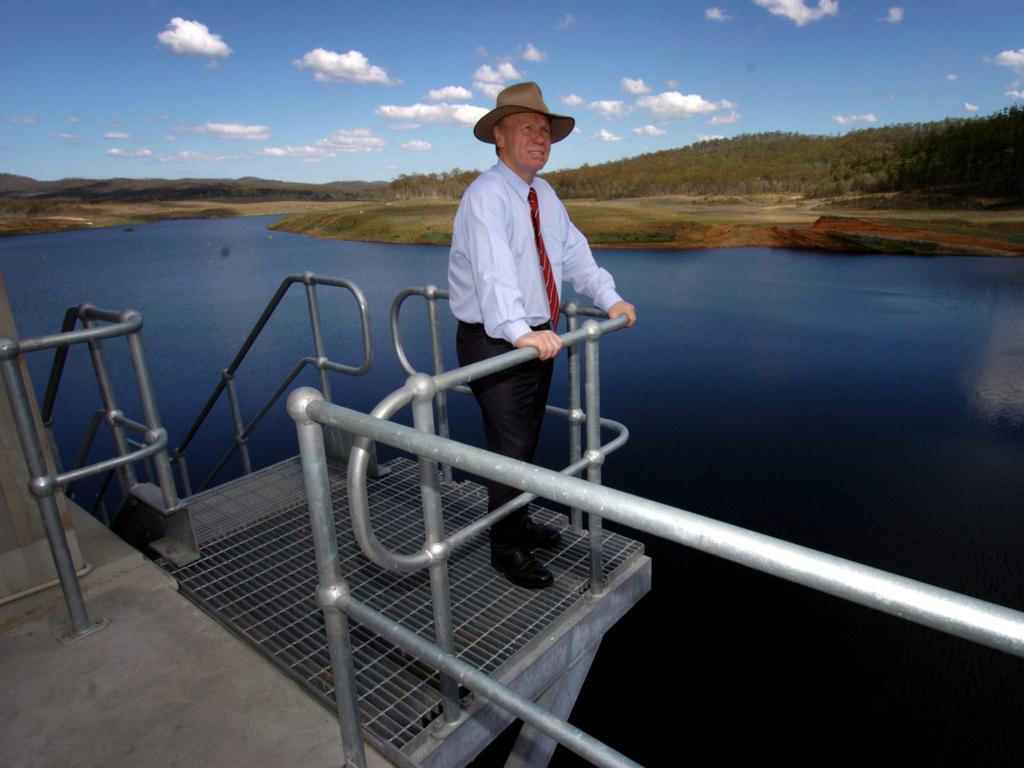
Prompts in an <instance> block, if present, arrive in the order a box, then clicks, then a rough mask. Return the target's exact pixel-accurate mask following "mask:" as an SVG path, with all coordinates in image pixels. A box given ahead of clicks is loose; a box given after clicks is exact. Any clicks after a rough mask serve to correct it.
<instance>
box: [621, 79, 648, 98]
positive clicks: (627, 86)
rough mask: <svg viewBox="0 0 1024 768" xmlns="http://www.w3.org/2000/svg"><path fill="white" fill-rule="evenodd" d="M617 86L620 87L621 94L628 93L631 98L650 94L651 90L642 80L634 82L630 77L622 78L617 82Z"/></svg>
mask: <svg viewBox="0 0 1024 768" xmlns="http://www.w3.org/2000/svg"><path fill="white" fill-rule="evenodd" d="M619 85H621V86H622V92H623V93H628V94H631V95H633V96H639V95H641V94H644V93H650V92H651V89H650V87H649V86H648V85H647V83H645V82H644V81H643V80H640V79H638V80H634V79H633V78H631V77H624V78H622V79H621V80H620V81H619Z"/></svg>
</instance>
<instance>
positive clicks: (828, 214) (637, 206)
mask: <svg viewBox="0 0 1024 768" xmlns="http://www.w3.org/2000/svg"><path fill="white" fill-rule="evenodd" d="M826 203H827V201H807V200H803V199H799V198H774V199H760V200H758V199H749V200H737V199H736V198H729V199H725V200H715V199H707V198H686V197H680V196H666V197H656V198H636V199H627V200H610V201H593V200H589V201H588V200H570V201H567V202H566V207H567V208H568V210H569V214H570V217H571V218H572V219H573V221H574V222H575V223H576V225H577V226H578V227H579V229H580V230H581V231H582V232H583V234H584V235H585V236H586V237H587V238H588V240H589V241H590V245H591V247H592V248H594V249H595V250H600V249H629V248H642V249H650V250H703V249H708V248H748V247H750V248H789V249H795V250H817V251H831V252H841V253H853V254H857V253H861V254H906V255H918V256H940V255H942V256H948V255H966V256H1010V257H1014V256H1024V210H1010V211H999V212H993V211H975V210H934V209H912V210H856V209H850V210H841V209H837V208H835V207H834V205H828V207H826ZM456 207H457V202H456V201H453V200H426V199H423V200H403V201H394V202H344V203H338V202H330V203H327V202H322V203H321V202H308V201H294V200H291V201H288V200H286V201H259V202H250V201H243V202H237V201H231V200H194V201H177V202H174V203H99V204H79V205H69V206H68V208H67V209H66V210H62V211H61V212H60V213H51V214H50V215H46V216H39V215H37V216H20V217H15V216H5V217H0V236H19V235H29V234H41V233H51V232H63V231H73V230H79V229H98V228H103V227H125V228H127V227H132V226H134V225H137V224H145V223H150V222H154V221H166V220H175V219H199V218H227V217H234V216H267V215H284V218H282V219H279V220H278V221H276V222H274V223H273V224H271V225H270V226H269V227H268V229H270V230H271V231H279V232H289V233H293V234H301V235H306V236H309V237H318V238H322V239H340V240H352V241H357V242H378V243H391V244H418V245H448V244H449V243H450V238H451V221H452V219H453V218H454V214H455V209H456Z"/></svg>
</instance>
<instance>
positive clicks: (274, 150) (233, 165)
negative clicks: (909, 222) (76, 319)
mask: <svg viewBox="0 0 1024 768" xmlns="http://www.w3.org/2000/svg"><path fill="white" fill-rule="evenodd" d="M1021 11H1022V6H1021V0H1012V2H1011V1H1010V0H977V1H976V2H972V3H964V2H946V1H944V0H938V1H933V2H916V1H911V0H902V1H900V4H899V5H895V4H893V3H892V2H891V1H890V2H868V1H867V0H713V2H703V3H702V2H686V1H685V0H674V1H672V2H645V1H644V0H636V2H632V3H622V2H615V3H612V2H607V3H606V2H596V1H592V2H575V3H574V2H569V3H565V4H558V3H551V2H529V1H526V0H524V1H522V2H515V3H513V2H501V3H470V2H462V3H446V4H433V3H429V2H424V1H423V0H420V1H419V2H404V0H389V2H381V3H367V2H361V3H354V2H343V1H342V0H333V2H316V1H312V2H301V1H300V2H291V3H285V2H280V1H278V2H273V3H271V2H258V1H256V2H245V3H241V2H227V1H223V2H208V1H207V2H169V1H165V0H137V1H132V0H121V1H120V2H117V1H115V0H107V1H100V2H86V1H84V0H75V1H72V0H63V1H59V2H58V1H56V0H33V1H32V2H11V1H10V0H0V72H2V81H3V83H4V85H3V88H2V90H0V171H3V172H8V173H16V174H21V175H25V176H32V177H34V178H39V179H56V178H62V177H68V176H84V177H89V178H106V177H111V176H127V177H165V178H178V177H186V176H191V177H218V178H225V177H226V178H236V177H241V176H249V175H251V176H260V177H264V178H276V179H285V180H290V181H307V182H324V181H332V180H351V179H368V180H387V179H392V178H394V177H396V176H397V175H399V174H403V173H421V172H435V171H446V170H451V169H452V168H456V167H459V168H484V167H487V166H489V165H490V164H491V162H492V160H493V153H492V150H491V149H490V148H489V147H487V146H485V145H483V144H481V143H479V142H477V141H475V140H474V139H473V137H472V132H471V125H472V124H473V123H474V122H475V120H476V119H477V117H478V116H479V115H480V114H483V112H485V111H486V110H487V109H489V108H491V107H493V105H494V93H495V92H496V90H497V89H499V88H500V87H501V86H502V85H503V84H507V83H510V82H517V81H521V80H535V81H537V82H538V83H539V84H540V86H541V88H542V89H543V91H544V97H545V99H546V101H547V103H548V106H549V108H550V109H552V110H553V111H556V112H561V113H564V114H571V115H573V116H574V117H576V119H577V131H576V133H574V134H573V135H572V136H570V137H569V138H567V139H566V140H565V141H563V142H562V143H560V144H559V145H557V146H556V147H555V149H554V150H553V152H552V160H551V162H550V163H549V165H548V168H549V169H556V168H564V167H575V166H579V165H581V164H583V163H591V164H593V163H600V162H605V161H608V160H614V159H618V158H621V157H627V156H631V155H637V154H640V153H643V152H651V151H657V150H661V149H668V148H672V147H679V146H684V145H687V144H692V143H694V142H696V141H701V140H702V139H704V138H706V137H712V136H716V137H717V136H722V137H731V136H736V135H739V134H741V133H755V132H760V131H797V132H801V133H810V134H837V133H843V132H846V131H849V130H855V129H857V128H863V127H872V126H881V125H886V124H892V123H902V122H924V121H931V120H941V119H943V118H946V117H969V116H971V115H985V114H990V113H992V112H995V111H997V110H1000V109H1002V108H1004V107H1007V106H1010V105H1011V104H1022V103H1024V16H1022V13H1021Z"/></svg>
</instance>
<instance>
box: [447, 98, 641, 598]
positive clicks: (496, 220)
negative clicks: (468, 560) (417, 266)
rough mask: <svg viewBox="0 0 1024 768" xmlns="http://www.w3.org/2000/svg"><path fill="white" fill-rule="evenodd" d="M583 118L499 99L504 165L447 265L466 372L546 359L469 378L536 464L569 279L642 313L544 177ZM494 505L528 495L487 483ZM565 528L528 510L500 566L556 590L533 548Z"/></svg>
mask: <svg viewBox="0 0 1024 768" xmlns="http://www.w3.org/2000/svg"><path fill="white" fill-rule="evenodd" d="M575 124H576V121H575V120H574V119H573V118H571V117H567V116H565V115H556V114H553V113H552V112H551V111H550V110H548V108H547V105H546V104H545V103H544V100H543V98H542V97H541V91H540V88H539V87H538V86H537V84H536V83H518V84H516V85H512V86H509V87H508V88H506V89H505V90H503V91H502V92H501V93H499V94H498V99H497V106H496V107H495V108H494V109H493V110H491V111H490V112H488V113H487V114H486V115H484V116H483V117H482V118H480V120H479V122H477V124H476V127H475V128H474V129H473V133H474V135H475V136H476V137H477V138H478V139H480V141H484V142H487V143H488V144H494V145H495V148H496V151H497V153H498V162H497V163H496V164H495V165H494V167H492V168H490V169H489V170H487V171H484V172H483V173H482V174H480V176H478V177H477V179H476V180H475V181H474V182H473V183H472V184H471V185H470V186H469V187H468V188H467V189H466V192H465V194H464V195H463V196H462V202H461V203H460V204H459V210H458V213H456V215H455V224H454V227H453V230H452V248H451V254H450V256H449V260H448V288H449V298H450V303H451V309H452V312H453V313H454V314H455V316H456V317H457V318H458V319H459V328H458V335H457V339H456V347H457V351H458V355H459V363H460V364H461V365H469V364H470V363H474V362H477V361H479V360H483V359H486V358H489V357H495V356H497V355H500V354H503V353H505V352H508V351H509V350H512V349H514V348H522V347H534V348H535V349H536V350H537V352H538V356H537V359H534V360H530V361H528V362H526V363H523V364H521V365H518V366H516V367H514V368H511V369H508V370H505V371H502V372H499V373H496V374H492V375H490V376H486V377H484V378H483V379H480V380H478V381H474V382H471V383H470V387H471V389H472V390H473V394H474V395H475V397H476V400H477V402H478V403H479V405H480V410H481V411H482V413H483V418H484V437H485V442H486V445H487V449H488V450H490V451H494V452H495V453H500V454H502V455H504V456H511V457H512V458H516V459H521V460H523V461H530V460H532V459H533V454H534V451H535V449H536V447H537V438H538V437H539V435H540V427H541V420H542V419H543V417H544V406H545V405H546V403H547V398H548V388H549V387H550V384H551V374H552V371H553V369H554V360H553V358H554V357H555V356H556V355H557V354H558V352H559V351H560V350H561V348H562V340H561V339H560V338H559V336H558V334H557V328H558V317H559V304H560V296H561V285H562V278H563V277H564V278H566V279H568V280H569V282H570V283H572V286H573V288H575V289H576V291H577V292H579V293H582V294H584V295H586V296H588V297H590V298H591V299H592V300H593V302H594V303H595V304H596V305H597V307H598V308H599V309H602V310H604V311H605V312H607V313H608V315H609V316H610V317H613V318H614V317H618V316H619V315H626V317H627V318H628V325H633V323H635V322H636V310H635V309H634V307H633V305H632V304H629V303H628V302H626V301H623V299H622V297H621V296H619V294H618V293H616V291H615V282H614V281H613V280H612V276H611V275H610V274H608V272H606V271H605V270H603V269H601V268H600V267H598V266H597V264H596V263H595V262H594V257H593V255H592V254H591V252H590V246H589V245H588V244H587V241H586V239H585V238H584V237H583V235H582V234H581V233H580V231H579V230H578V229H576V227H575V226H573V224H572V222H571V221H569V216H568V214H567V213H566V210H565V207H564V206H563V205H562V203H561V202H560V201H559V199H558V197H557V196H556V195H555V192H554V190H553V189H552V188H551V186H550V185H549V184H548V183H547V182H546V181H544V179H541V178H538V177H537V176H536V174H537V173H538V172H539V171H540V170H541V169H542V168H543V167H544V165H545V163H547V160H548V155H549V153H550V150H551V144H552V143H554V142H557V141H561V140H562V139H564V138H565V137H566V136H568V135H569V134H570V133H571V132H572V129H573V126H574V125H575ZM487 492H488V504H487V506H488V510H495V509H497V508H498V507H500V506H502V505H503V504H505V503H507V502H508V501H510V500H512V499H513V498H514V497H515V496H517V495H518V494H519V491H517V490H515V489H514V488H509V487H508V486H505V485H502V484H500V483H496V482H493V481H488V483H487ZM559 542H560V536H559V533H558V530H557V529H556V528H552V527H550V526H545V525H540V524H538V523H535V522H533V521H532V520H530V518H529V516H528V514H527V509H526V507H522V508H520V509H518V510H516V511H515V512H513V513H511V514H509V515H508V516H507V517H505V518H503V519H502V520H501V521H499V522H498V523H496V524H495V525H493V526H492V527H491V563H492V564H493V565H494V567H495V568H497V569H498V571H500V572H501V573H503V574H505V576H507V577H508V578H509V580H511V581H512V582H513V583H514V584H517V585H519V586H523V587H530V588H541V587H547V586H549V585H550V584H551V583H552V581H553V578H552V576H551V572H550V571H548V569H547V568H545V567H544V566H543V565H541V564H540V563H539V562H537V560H536V559H534V557H533V556H532V554H531V551H532V550H533V549H534V548H537V547H543V548H548V549H554V548H557V547H558V545H559Z"/></svg>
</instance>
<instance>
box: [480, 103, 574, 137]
mask: <svg viewBox="0 0 1024 768" xmlns="http://www.w3.org/2000/svg"><path fill="white" fill-rule="evenodd" d="M520 112H533V113H534V114H537V115H544V116H546V117H547V118H548V119H549V120H550V121H551V143H552V144H554V143H555V142H559V141H561V140H562V139H564V138H565V137H566V136H568V135H569V134H570V133H572V129H573V128H575V127H576V119H575V118H572V117H569V116H568V115H555V114H552V113H550V112H541V111H540V110H538V109H529V108H528V107H521V106H519V105H517V104H506V105H505V106H503V107H495V108H494V109H492V110H491V111H490V112H488V113H487V114H486V115H484V116H483V117H481V118H480V119H479V120H477V123H476V125H475V126H473V135H474V136H476V137H477V138H478V139H480V141H483V142H485V143H487V144H493V143H494V126H495V124H496V123H497V122H498V121H499V120H501V118H503V117H508V116H509V115H515V114H518V113H520Z"/></svg>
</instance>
